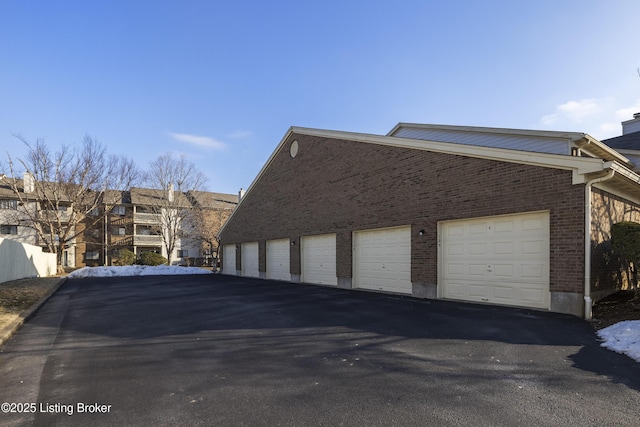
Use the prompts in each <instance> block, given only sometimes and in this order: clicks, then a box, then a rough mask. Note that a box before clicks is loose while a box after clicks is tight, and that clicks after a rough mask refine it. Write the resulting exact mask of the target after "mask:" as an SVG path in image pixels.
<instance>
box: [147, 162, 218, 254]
mask: <svg viewBox="0 0 640 427" xmlns="http://www.w3.org/2000/svg"><path fill="white" fill-rule="evenodd" d="M145 181H146V183H147V185H148V186H149V187H150V188H151V189H152V191H153V192H154V193H155V194H154V197H153V202H152V205H151V206H150V208H151V210H152V211H153V213H156V214H158V215H159V216H160V218H161V225H160V235H161V236H162V245H163V246H164V249H165V251H166V253H167V260H168V262H169V265H171V261H172V258H173V252H174V251H175V249H176V247H177V244H178V241H179V239H180V238H181V237H183V235H184V233H183V232H182V224H183V223H184V222H186V221H193V220H192V219H190V218H191V217H192V215H193V209H194V207H193V205H192V204H191V202H190V201H189V199H187V197H186V196H185V193H186V192H187V191H199V190H200V189H201V188H202V187H203V186H204V183H205V182H206V177H205V176H204V174H202V173H201V172H200V171H198V170H197V169H196V167H195V165H194V164H193V163H192V162H189V161H188V160H187V159H186V158H185V156H184V155H181V156H180V157H175V156H173V155H172V154H170V153H167V154H163V155H161V156H159V157H158V158H157V159H156V160H154V161H153V162H151V164H150V166H149V171H148V172H147V173H146V179H145Z"/></svg>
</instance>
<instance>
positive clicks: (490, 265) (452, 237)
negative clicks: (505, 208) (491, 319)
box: [440, 212, 550, 309]
mask: <svg viewBox="0 0 640 427" xmlns="http://www.w3.org/2000/svg"><path fill="white" fill-rule="evenodd" d="M440 232H441V243H442V249H441V257H442V259H441V263H440V266H441V272H440V277H441V284H442V286H441V289H442V291H441V292H442V293H441V296H442V297H444V298H453V299H461V300H468V301H482V302H490V303H497V304H506V305H515V306H523V307H537V308H545V309H548V308H549V300H550V292H549V214H548V213H547V212H538V213H530V214H518V215H508V216H496V217H486V218H474V219H468V220H462V221H451V222H443V223H441V228H440Z"/></svg>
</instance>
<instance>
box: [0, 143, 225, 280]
mask: <svg viewBox="0 0 640 427" xmlns="http://www.w3.org/2000/svg"><path fill="white" fill-rule="evenodd" d="M16 138H18V139H19V140H20V141H21V142H22V143H23V144H24V145H25V146H26V147H27V153H26V155H24V156H23V157H20V158H13V157H12V156H11V155H10V154H9V153H7V157H6V161H5V162H3V163H2V165H1V166H2V167H1V168H0V172H2V173H3V175H4V179H3V180H4V181H5V182H7V183H8V186H9V187H10V189H11V192H12V197H13V198H14V199H15V206H12V212H13V214H12V215H13V217H9V218H8V217H7V213H6V212H5V215H4V217H3V221H5V222H7V221H10V222H11V223H12V224H14V225H16V226H21V227H27V228H29V229H32V230H34V232H35V235H36V236H37V238H38V240H39V241H40V242H42V244H43V245H44V246H45V247H46V250H48V251H49V252H52V253H55V254H57V263H58V268H59V269H61V268H62V261H63V260H62V254H63V251H64V249H65V248H66V247H67V246H68V245H69V244H71V243H72V242H73V241H74V239H75V238H76V237H78V235H79V234H80V233H81V232H82V231H83V230H84V228H85V227H79V225H80V224H81V223H83V224H84V225H85V226H86V228H90V227H93V226H96V225H97V224H98V223H99V222H100V221H102V216H101V215H96V212H98V211H104V212H109V211H110V210H111V209H112V208H113V207H114V206H116V205H118V204H120V203H122V192H123V191H127V190H129V189H130V188H132V187H137V186H141V185H142V186H145V187H147V188H149V189H150V190H152V191H153V192H155V195H154V197H151V198H150V201H151V202H150V204H149V205H148V206H147V207H149V208H150V209H151V210H152V212H153V213H156V214H158V216H159V218H160V219H161V225H160V226H159V233H160V235H161V237H162V244H163V246H164V249H165V250H166V252H167V254H168V257H169V259H168V262H169V264H171V256H172V254H173V251H174V249H175V248H176V244H177V242H178V239H180V238H181V237H183V233H182V232H181V229H180V224H181V223H182V222H183V221H185V220H186V219H187V218H191V220H190V228H191V229H192V230H191V231H192V235H191V236H190V237H191V238H193V239H197V238H199V236H198V235H199V234H202V235H203V236H201V237H205V238H206V239H210V238H211V236H209V234H210V233H209V232H208V231H207V230H206V228H207V227H206V224H205V223H204V220H203V216H202V214H201V213H199V212H195V210H196V209H197V208H196V207H194V205H193V204H192V203H188V202H187V200H185V196H184V194H185V193H187V192H198V191H202V190H203V187H204V185H205V183H206V177H205V175H204V174H203V173H202V172H200V171H199V170H197V168H196V167H195V165H194V164H193V163H192V162H190V161H188V160H187V159H186V158H185V156H184V155H182V156H175V155H173V154H163V155H161V156H159V157H158V158H156V159H155V160H153V161H151V162H150V164H149V167H148V169H147V170H146V171H142V170H140V169H139V168H138V166H137V165H136V164H135V163H134V162H133V161H132V160H131V159H129V158H127V157H126V156H123V155H113V154H108V153H107V150H106V148H105V146H104V145H103V144H102V143H100V142H99V141H97V140H96V139H94V138H92V137H90V136H85V138H84V140H83V142H82V144H81V145H80V146H70V145H63V146H61V147H60V148H59V149H58V150H57V151H52V150H51V148H50V147H49V146H48V145H47V143H46V142H45V140H44V139H38V140H36V142H35V143H30V142H29V141H27V140H25V139H24V138H22V137H20V136H16ZM34 207H35V208H34ZM9 215H10V214H9ZM199 228H200V229H199ZM212 248H213V245H212Z"/></svg>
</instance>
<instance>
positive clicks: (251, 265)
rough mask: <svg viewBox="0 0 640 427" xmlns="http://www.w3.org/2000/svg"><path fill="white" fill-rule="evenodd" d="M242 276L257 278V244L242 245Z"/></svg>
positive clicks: (258, 273) (258, 274) (258, 272)
mask: <svg viewBox="0 0 640 427" xmlns="http://www.w3.org/2000/svg"><path fill="white" fill-rule="evenodd" d="M242 275H243V276H245V277H259V276H260V271H259V264H258V242H251V243H243V244H242Z"/></svg>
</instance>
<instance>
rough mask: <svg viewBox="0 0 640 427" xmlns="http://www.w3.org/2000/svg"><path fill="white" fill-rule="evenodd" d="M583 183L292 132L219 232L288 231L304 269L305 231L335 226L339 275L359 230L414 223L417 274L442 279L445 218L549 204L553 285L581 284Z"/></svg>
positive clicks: (569, 288)
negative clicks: (440, 239)
mask: <svg viewBox="0 0 640 427" xmlns="http://www.w3.org/2000/svg"><path fill="white" fill-rule="evenodd" d="M293 140H297V141H298V144H299V151H298V154H297V156H296V157H295V158H291V156H290V155H289V145H290V143H291V142H292V141H293ZM583 189H584V186H582V185H572V184H571V172H570V171H564V170H557V169H549V168H542V167H535V166H527V165H521V164H515V163H504V162H497V161H492V160H483V159H474V158H467V157H462V156H457V155H450V154H442V153H431V152H426V151H418V150H410V149H405V148H398V147H389V146H383V145H374V144H367V143H359V142H351V141H343V140H333V139H327V138H321V137H314V136H307V135H296V134H293V135H291V136H290V138H289V140H288V141H286V143H285V144H284V145H283V147H282V150H281V151H280V152H279V153H278V154H277V155H276V156H275V157H274V158H273V161H272V163H271V164H270V165H269V167H268V168H267V169H266V170H265V173H264V174H263V176H262V177H261V179H260V180H259V181H258V182H256V183H255V185H254V187H253V188H252V189H251V192H250V193H248V194H247V195H246V196H245V199H244V200H243V202H242V207H241V209H239V210H238V211H237V212H236V213H235V214H234V217H233V218H232V220H231V222H229V223H228V224H227V226H226V228H225V230H224V233H223V235H222V236H221V238H222V242H223V243H240V242H249V241H260V242H263V241H266V240H270V239H278V238H291V239H293V240H294V241H295V242H296V243H297V245H296V246H294V247H292V254H291V272H292V273H293V274H300V254H299V248H300V246H299V241H300V236H304V235H312V234H324V233H337V239H336V240H337V248H336V250H337V275H338V277H347V278H348V277H351V274H352V271H351V232H352V231H353V230H363V229H372V228H380V227H391V226H399V225H408V224H409V225H411V230H412V249H411V250H412V268H411V276H412V281H413V282H422V283H431V284H435V283H436V282H437V222H438V221H445V220H453V219H461V218H470V217H481V216H489V215H500V214H511V213H517V212H528V211H540V210H547V211H549V213H550V229H551V237H550V239H551V240H550V245H551V248H550V250H551V271H550V280H551V291H557V292H575V293H581V292H582V286H583V280H584V272H583V268H582V264H583V241H584V236H583V223H584V214H583V212H584V196H583V194H584V193H583ZM419 230H425V232H426V233H425V235H424V236H418V231H419ZM262 247H264V246H263V245H261V248H262ZM238 261H239V260H238ZM260 265H261V268H262V266H263V265H264V262H262V261H261V263H260Z"/></svg>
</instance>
